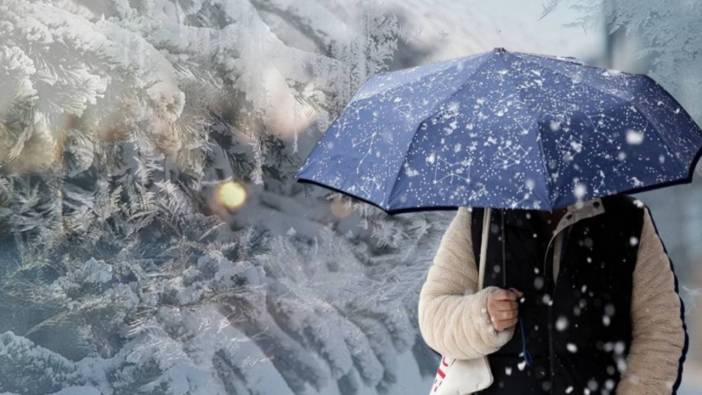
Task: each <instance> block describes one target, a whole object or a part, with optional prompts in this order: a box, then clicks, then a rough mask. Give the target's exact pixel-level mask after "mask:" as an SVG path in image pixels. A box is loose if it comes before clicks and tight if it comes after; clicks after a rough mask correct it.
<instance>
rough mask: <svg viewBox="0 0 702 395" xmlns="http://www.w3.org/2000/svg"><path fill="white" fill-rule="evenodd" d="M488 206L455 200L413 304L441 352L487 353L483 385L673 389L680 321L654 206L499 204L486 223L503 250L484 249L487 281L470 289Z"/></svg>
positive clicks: (592, 390)
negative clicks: (552, 208) (487, 381)
mask: <svg viewBox="0 0 702 395" xmlns="http://www.w3.org/2000/svg"><path fill="white" fill-rule="evenodd" d="M482 215H483V213H482V210H478V209H473V210H472V212H471V210H469V209H468V208H465V207H461V208H459V210H458V213H457V215H456V216H455V217H454V219H453V221H452V222H451V224H450V225H449V227H448V229H447V231H446V233H445V234H444V236H443V238H442V240H441V243H440V245H439V248H438V251H437V253H436V257H435V259H434V262H433V265H432V266H431V268H430V269H429V272H428V275H427V277H426V280H425V282H424V284H423V286H422V289H421V293H420V300H419V312H418V314H419V326H420V331H421V334H422V337H423V338H424V340H425V341H426V343H427V344H428V345H429V346H430V347H432V348H433V349H434V350H437V351H439V352H441V353H442V354H444V355H450V356H453V357H455V358H459V359H473V358H477V357H481V356H488V360H489V362H490V370H491V373H492V375H493V376H494V381H493V383H492V385H490V386H489V387H488V388H486V389H484V390H483V391H480V392H478V393H480V394H550V393H553V394H569V393H574V394H575V393H577V394H583V393H584V394H607V393H611V394H615V393H617V394H670V393H672V392H673V391H674V389H675V388H676V387H677V385H678V383H679V381H680V375H681V371H682V363H683V360H684V349H685V346H686V334H685V324H684V321H683V316H682V305H681V302H680V298H679V297H678V293H677V287H676V280H675V275H674V273H673V270H672V266H671V263H670V261H669V259H668V257H667V255H666V252H665V249H664V247H663V244H662V242H661V241H660V238H659V236H658V234H657V232H656V230H655V226H654V223H653V220H652V219H651V215H650V212H649V210H648V208H647V207H645V206H644V205H643V204H642V203H641V202H640V201H637V200H634V199H633V198H630V197H628V196H625V195H616V196H611V197H607V198H604V199H594V200H592V201H588V202H585V203H584V204H581V205H577V206H576V205H571V206H568V207H567V209H565V210H560V211H557V212H553V213H540V212H537V211H531V210H502V211H500V215H498V216H497V218H496V219H497V220H496V221H493V223H492V224H491V227H492V228H493V231H492V232H491V234H490V236H489V237H490V239H491V240H490V241H491V242H492V241H493V240H492V239H494V241H495V243H493V244H492V245H493V246H496V247H497V248H496V250H494V251H491V250H490V248H489V247H488V253H487V263H486V271H485V276H486V278H485V285H486V287H485V288H483V289H480V290H479V291H477V292H470V291H466V290H475V289H476V287H477V283H478V267H477V265H476V262H478V260H479V257H478V254H479V253H480V252H479V251H477V248H476V249H474V248H473V246H474V245H478V244H476V242H478V243H479V241H480V239H479V235H480V227H481V223H482V220H481V216H482ZM476 234H477V235H478V238H476V237H475V235H476ZM503 244H504V245H506V246H507V248H506V249H502V247H503ZM488 245H491V244H490V243H488ZM502 254H505V255H504V256H503V255H502ZM543 257H545V259H542V258H543ZM517 289H518V290H517ZM519 321H521V322H519ZM518 322H519V324H521V325H518ZM522 331H526V333H520V332H522ZM515 333H516V335H515ZM523 352H527V353H529V355H530V360H528V361H527V359H526V358H525V357H524V355H523Z"/></svg>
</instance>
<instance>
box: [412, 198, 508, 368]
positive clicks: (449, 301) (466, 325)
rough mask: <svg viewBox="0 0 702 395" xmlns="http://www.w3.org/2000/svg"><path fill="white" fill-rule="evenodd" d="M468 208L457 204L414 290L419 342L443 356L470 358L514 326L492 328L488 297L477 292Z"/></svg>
mask: <svg viewBox="0 0 702 395" xmlns="http://www.w3.org/2000/svg"><path fill="white" fill-rule="evenodd" d="M470 223H471V220H470V212H469V211H468V209H467V208H465V207H460V208H459V209H458V213H457V214H456V216H455V217H454V219H453V220H452V221H451V224H450V225H449V227H448V229H447V230H446V232H445V233H444V235H443V237H442V239H441V242H440V243H439V248H438V251H437V252H436V255H435V257H434V260H433V263H432V266H431V267H430V268H429V271H428V273H427V276H426V279H425V281H424V284H423V285H422V289H421V291H420V294H419V306H418V314H417V315H418V320H419V330H420V333H421V335H422V337H423V339H424V341H425V342H426V343H427V345H429V347H431V348H432V349H434V350H435V351H437V352H439V353H441V354H442V355H444V356H448V357H453V358H458V359H473V358H479V357H482V356H484V355H487V354H490V353H493V352H495V351H497V350H498V349H500V347H502V346H503V345H504V344H505V343H507V342H508V341H509V340H510V339H511V338H512V335H513V334H514V327H512V328H510V329H508V330H504V331H500V332H496V331H495V329H494V328H493V326H492V324H491V323H490V320H489V317H488V313H487V296H488V294H489V293H490V292H494V291H496V290H498V288H497V287H492V286H491V287H486V288H484V289H483V290H480V291H478V292H477V293H476V292H475V291H476V287H477V282H478V272H477V269H476V267H477V266H476V264H475V258H474V255H473V246H472V241H471V234H470Z"/></svg>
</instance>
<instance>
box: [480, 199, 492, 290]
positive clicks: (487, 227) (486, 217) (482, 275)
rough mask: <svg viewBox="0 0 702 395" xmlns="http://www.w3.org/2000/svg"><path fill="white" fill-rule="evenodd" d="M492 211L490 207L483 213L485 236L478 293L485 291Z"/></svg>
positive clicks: (481, 248)
mask: <svg viewBox="0 0 702 395" xmlns="http://www.w3.org/2000/svg"><path fill="white" fill-rule="evenodd" d="M491 211H492V210H491V209H490V207H486V208H485V210H484V212H483V232H482V233H483V234H482V236H481V238H480V264H479V265H478V291H479V290H481V289H483V284H484V283H485V261H486V260H487V246H488V236H489V234H488V232H489V231H490V214H491Z"/></svg>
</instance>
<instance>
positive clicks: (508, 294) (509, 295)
mask: <svg viewBox="0 0 702 395" xmlns="http://www.w3.org/2000/svg"><path fill="white" fill-rule="evenodd" d="M493 299H495V300H517V294H515V293H514V292H512V291H509V290H507V289H500V290H498V291H495V294H494V296H493Z"/></svg>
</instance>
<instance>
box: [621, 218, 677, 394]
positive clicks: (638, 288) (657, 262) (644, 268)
mask: <svg viewBox="0 0 702 395" xmlns="http://www.w3.org/2000/svg"><path fill="white" fill-rule="evenodd" d="M676 288H677V287H676V279H675V274H674V273H673V269H672V265H671V263H670V260H669V259H668V256H667V254H666V252H665V249H664V247H663V244H662V242H661V240H660V238H659V236H658V233H657V232H656V228H655V225H654V224H653V220H652V218H651V214H650V212H649V210H648V208H646V209H645V213H644V224H643V229H642V231H641V237H640V244H639V251H638V256H637V261H636V269H635V270H634V278H633V290H632V293H633V294H632V306H631V318H632V325H633V328H632V330H633V333H632V335H633V336H632V342H631V348H630V351H629V354H628V356H627V359H626V370H625V372H624V374H623V376H622V379H621V381H620V382H619V385H618V386H617V391H616V393H617V394H618V395H634V394H636V395H644V394H670V393H672V392H673V387H674V386H675V385H676V383H677V382H678V378H679V373H680V372H681V370H682V361H683V359H684V349H685V344H686V333H685V324H684V321H683V316H682V308H681V303H682V302H681V300H680V297H679V295H678V293H677V289H676Z"/></svg>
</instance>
